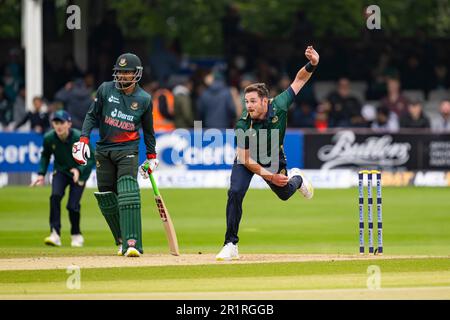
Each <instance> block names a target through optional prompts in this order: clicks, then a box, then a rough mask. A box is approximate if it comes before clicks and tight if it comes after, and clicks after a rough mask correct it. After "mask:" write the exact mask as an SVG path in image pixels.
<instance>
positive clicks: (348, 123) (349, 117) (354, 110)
mask: <svg viewBox="0 0 450 320" xmlns="http://www.w3.org/2000/svg"><path fill="white" fill-rule="evenodd" d="M327 101H328V102H329V105H330V111H329V119H328V125H329V127H363V126H367V124H366V121H365V120H364V118H363V117H362V115H361V102H360V101H359V100H358V98H356V97H355V96H353V95H351V93H350V81H349V79H347V78H345V77H343V78H340V79H339V81H338V84H337V90H336V91H334V92H332V93H330V95H329V96H328V98H327Z"/></svg>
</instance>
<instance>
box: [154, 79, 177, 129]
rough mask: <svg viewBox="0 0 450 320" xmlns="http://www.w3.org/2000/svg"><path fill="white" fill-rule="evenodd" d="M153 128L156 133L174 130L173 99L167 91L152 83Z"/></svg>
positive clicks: (171, 94)
mask: <svg viewBox="0 0 450 320" xmlns="http://www.w3.org/2000/svg"><path fill="white" fill-rule="evenodd" d="M153 85H154V86H155V87H154V88H153V90H154V91H153V94H152V103H153V128H154V129H155V130H156V131H160V130H164V131H167V130H173V129H175V124H174V118H175V97H174V95H173V93H172V91H170V90H169V89H167V88H165V87H163V86H161V87H159V83H158V82H156V83H153ZM150 86H151V85H150Z"/></svg>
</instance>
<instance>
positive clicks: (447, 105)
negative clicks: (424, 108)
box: [431, 99, 450, 132]
mask: <svg viewBox="0 0 450 320" xmlns="http://www.w3.org/2000/svg"><path fill="white" fill-rule="evenodd" d="M431 129H432V130H433V132H450V99H445V100H443V101H442V102H441V104H440V106H439V115H438V116H437V117H436V118H434V119H433V120H432V121H431Z"/></svg>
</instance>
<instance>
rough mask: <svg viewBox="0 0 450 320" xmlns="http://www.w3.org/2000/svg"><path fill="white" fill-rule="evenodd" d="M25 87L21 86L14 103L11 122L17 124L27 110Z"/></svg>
mask: <svg viewBox="0 0 450 320" xmlns="http://www.w3.org/2000/svg"><path fill="white" fill-rule="evenodd" d="M25 95H26V91H25V87H24V86H21V87H20V89H19V94H18V95H17V97H16V101H14V107H13V122H15V123H18V122H19V121H20V120H22V119H23V118H24V117H25V116H26V114H27V108H26V106H25V103H26V100H25Z"/></svg>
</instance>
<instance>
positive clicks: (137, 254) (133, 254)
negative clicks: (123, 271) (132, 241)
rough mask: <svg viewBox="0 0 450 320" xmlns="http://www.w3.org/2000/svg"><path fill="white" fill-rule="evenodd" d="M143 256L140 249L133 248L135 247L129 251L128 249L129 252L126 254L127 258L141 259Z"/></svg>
mask: <svg viewBox="0 0 450 320" xmlns="http://www.w3.org/2000/svg"><path fill="white" fill-rule="evenodd" d="M140 256H141V254H140V252H139V251H138V249H136V248H133V247H129V248H128V249H127V252H125V257H130V258H131V257H140Z"/></svg>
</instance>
